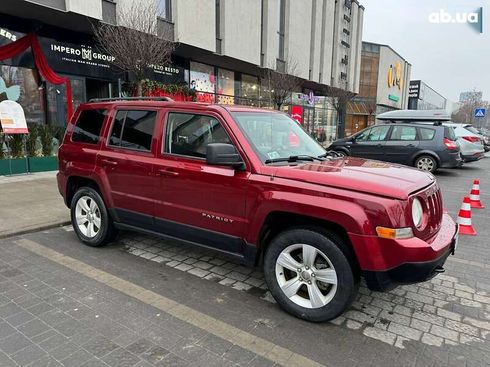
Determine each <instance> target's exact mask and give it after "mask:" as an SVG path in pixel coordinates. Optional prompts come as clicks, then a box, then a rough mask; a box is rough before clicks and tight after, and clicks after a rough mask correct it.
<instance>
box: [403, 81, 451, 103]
mask: <svg viewBox="0 0 490 367" xmlns="http://www.w3.org/2000/svg"><path fill="white" fill-rule="evenodd" d="M446 107H447V99H446V98H445V97H444V96H442V95H441V94H439V93H438V92H436V91H435V90H434V89H432V88H431V87H429V86H428V85H427V84H426V83H424V82H423V81H421V80H410V87H409V95H408V109H409V110H445V109H446Z"/></svg>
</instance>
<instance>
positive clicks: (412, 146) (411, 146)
mask: <svg viewBox="0 0 490 367" xmlns="http://www.w3.org/2000/svg"><path fill="white" fill-rule="evenodd" d="M407 147H410V148H414V147H415V145H413V144H408V145H407Z"/></svg>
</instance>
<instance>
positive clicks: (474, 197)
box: [470, 195, 480, 201]
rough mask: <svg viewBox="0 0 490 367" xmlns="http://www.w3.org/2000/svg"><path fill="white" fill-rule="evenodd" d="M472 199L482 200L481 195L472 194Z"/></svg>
mask: <svg viewBox="0 0 490 367" xmlns="http://www.w3.org/2000/svg"><path fill="white" fill-rule="evenodd" d="M470 200H471V201H480V195H470Z"/></svg>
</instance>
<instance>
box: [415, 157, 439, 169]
mask: <svg viewBox="0 0 490 367" xmlns="http://www.w3.org/2000/svg"><path fill="white" fill-rule="evenodd" d="M414 167H415V168H417V169H419V170H421V171H427V172H430V173H434V172H435V171H437V167H438V166H437V160H436V159H435V158H434V157H433V156H431V155H427V154H425V155H421V156H420V157H417V159H415V162H414Z"/></svg>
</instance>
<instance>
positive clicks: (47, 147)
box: [39, 124, 53, 157]
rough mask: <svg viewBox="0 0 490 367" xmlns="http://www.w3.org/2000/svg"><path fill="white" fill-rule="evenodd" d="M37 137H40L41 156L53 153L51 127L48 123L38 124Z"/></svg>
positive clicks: (48, 155)
mask: <svg viewBox="0 0 490 367" xmlns="http://www.w3.org/2000/svg"><path fill="white" fill-rule="evenodd" d="M39 137H40V138H41V144H42V152H43V156H45V157H50V156H52V155H53V127H52V126H51V125H48V124H44V125H40V126H39Z"/></svg>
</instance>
